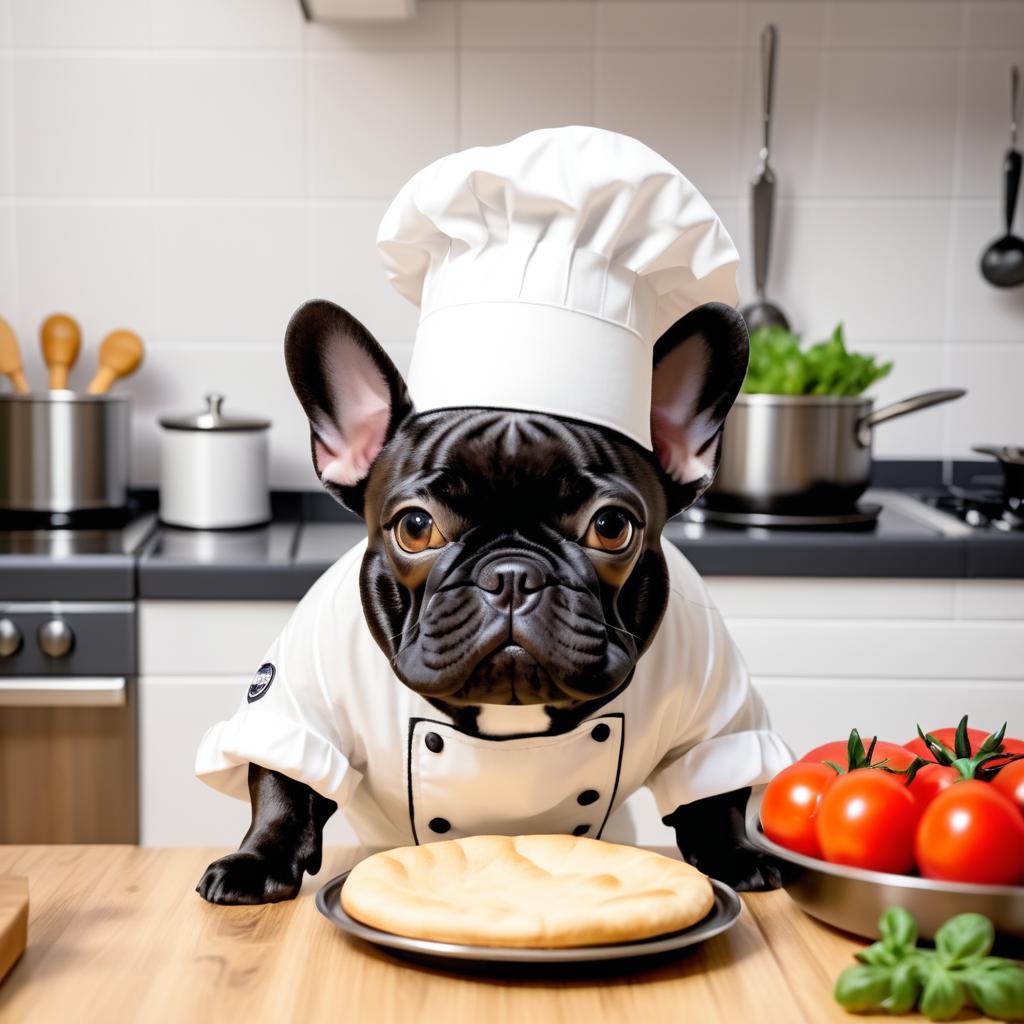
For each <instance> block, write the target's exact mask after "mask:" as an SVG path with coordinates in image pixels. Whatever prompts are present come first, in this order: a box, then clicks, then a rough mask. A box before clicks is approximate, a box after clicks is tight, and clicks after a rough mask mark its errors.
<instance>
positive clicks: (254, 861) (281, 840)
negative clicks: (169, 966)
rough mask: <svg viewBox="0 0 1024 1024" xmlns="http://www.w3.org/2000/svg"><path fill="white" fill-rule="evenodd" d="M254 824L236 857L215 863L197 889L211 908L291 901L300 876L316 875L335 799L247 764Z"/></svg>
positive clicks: (208, 869)
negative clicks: (212, 904) (306, 873)
mask: <svg viewBox="0 0 1024 1024" xmlns="http://www.w3.org/2000/svg"><path fill="white" fill-rule="evenodd" d="M249 800H250V802H251V804H252V824H251V825H250V826H249V831H248V832H246V833H245V838H244V839H243V840H242V845H241V846H239V848H238V852H237V853H229V854H228V855H227V856H226V857H221V858H220V860H215V861H214V862H213V863H212V864H211V865H210V866H209V867H208V868H207V869H206V871H205V873H204V874H203V877H202V878H201V879H200V880H199V884H198V885H197V886H196V892H198V893H199V895H200V896H202V897H203V899H204V900H209V901H210V902H211V903H229V904H238V903H277V902H278V901H279V900H290V899H293V898H294V897H295V896H296V894H297V893H298V891H299V886H300V885H301V884H302V874H303V872H304V871H308V872H309V873H310V874H311V875H315V874H316V873H317V872H318V871H319V870H320V860H321V857H322V854H323V831H324V824H325V823H326V821H327V819H328V818H329V817H330V816H331V815H332V814H333V813H334V812H335V811H336V810H337V809H338V805H337V804H336V803H335V802H334V801H333V800H328V799H326V798H325V797H322V796H320V794H319V793H314V792H313V790H312V789H310V788H309V786H307V785H306V784H305V783H302V782H295V781H294V780H292V779H289V778H288V777H287V776H285V775H282V774H281V773H280V772H274V771H270V770H269V769H267V768H261V767H260V766H259V765H258V764H250V765H249Z"/></svg>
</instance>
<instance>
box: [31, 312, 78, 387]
mask: <svg viewBox="0 0 1024 1024" xmlns="http://www.w3.org/2000/svg"><path fill="white" fill-rule="evenodd" d="M39 346H40V348H41V349H42V350H43V362H45V363H46V365H47V366H48V367H49V369H50V390H51V391H63V390H65V389H66V388H67V386H68V371H69V370H70V369H71V367H72V366H74V365H75V361H76V360H77V359H78V352H79V349H80V348H81V346H82V331H81V328H79V326H78V324H77V323H76V322H75V321H74V320H73V319H72V318H71V317H69V316H65V314H63V313H54V314H53V316H48V317H47V318H46V319H45V320H44V321H43V326H42V327H40V328H39Z"/></svg>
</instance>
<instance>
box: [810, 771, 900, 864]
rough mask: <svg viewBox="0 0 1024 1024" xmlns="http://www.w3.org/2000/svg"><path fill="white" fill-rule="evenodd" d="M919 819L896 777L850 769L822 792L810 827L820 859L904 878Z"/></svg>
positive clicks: (877, 772)
mask: <svg viewBox="0 0 1024 1024" xmlns="http://www.w3.org/2000/svg"><path fill="white" fill-rule="evenodd" d="M919 817H920V814H919V810H918V807H917V803H916V801H915V800H914V797H913V795H912V794H911V793H910V791H909V790H908V789H907V787H906V786H905V785H904V783H903V780H902V779H901V778H900V777H899V776H897V775H891V774H889V773H888V772H884V771H877V770H876V771H871V770H864V771H853V772H850V773H849V774H848V775H843V776H841V777H840V778H838V779H836V780H835V781H834V782H833V783H832V785H831V786H829V787H828V789H827V790H826V791H825V794H824V795H823V796H822V799H821V806H820V807H819V808H818V814H817V817H816V819H815V827H816V832H817V836H818V842H819V844H820V845H821V851H822V854H823V855H824V857H825V859H826V860H828V861H832V862H833V863H835V864H847V865H849V866H851V867H857V868H867V869H869V870H872V871H888V872H892V873H894V874H905V873H907V872H909V871H910V870H911V869H912V868H913V866H914V831H915V829H916V827H917V822H918V819H919Z"/></svg>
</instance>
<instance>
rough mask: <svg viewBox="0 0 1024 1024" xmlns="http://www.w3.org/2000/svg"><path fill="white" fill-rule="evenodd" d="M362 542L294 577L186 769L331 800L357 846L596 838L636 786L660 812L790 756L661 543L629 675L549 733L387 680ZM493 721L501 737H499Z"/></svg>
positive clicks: (229, 789)
mask: <svg viewBox="0 0 1024 1024" xmlns="http://www.w3.org/2000/svg"><path fill="white" fill-rule="evenodd" d="M365 547H366V543H365V541H364V542H363V543H361V544H359V545H357V546H356V547H355V548H353V549H352V550H351V551H349V552H348V553H347V554H346V555H344V556H343V557H342V558H341V559H339V560H338V561H337V562H336V563H335V564H334V565H333V566H332V567H331V568H330V569H328V570H327V572H326V573H324V575H323V576H321V577H320V579H319V580H318V581H317V582H316V583H315V584H314V585H313V586H312V588H310V590H309V592H308V593H307V594H306V596H305V597H304V598H303V599H302V601H301V602H300V603H299V605H298V607H297V608H296V609H295V612H294V613H293V615H292V617H291V620H290V621H289V622H288V624H287V625H286V626H285V628H284V630H283V631H282V633H281V635H280V636H279V637H278V638H277V640H276V641H275V642H274V643H273V645H272V646H271V648H270V650H269V652H268V653H267V655H266V658H265V659H264V664H263V666H261V668H260V670H259V672H258V673H257V675H256V677H255V679H254V680H253V683H252V685H251V686H250V687H249V689H248V691H247V693H246V694H245V695H244V696H243V698H242V701H241V704H240V706H239V708H238V710H237V712H236V713H235V714H234V716H233V717H232V718H230V719H228V720H227V721H224V722H219V723H218V724H217V725H214V726H213V727H212V728H211V729H209V730H208V732H207V733H206V735H205V736H204V737H203V739H202V741H201V743H200V746H199V751H198V754H197V758H196V773H197V774H198V775H199V777H200V778H202V779H203V781H204V782H207V783H208V784H209V785H211V786H213V787H214V788H216V789H219V790H222V791H223V792H225V793H228V794H230V795H232V796H235V797H238V798H239V799H248V789H247V777H248V765H249V763H250V762H253V763H255V764H259V765H262V766H263V767H265V768H270V769H274V770H275V771H279V772H281V773H282V774H284V775H287V776H288V777H289V778H292V779H296V780H298V781H300V782H304V783H306V784H307V785H308V786H310V787H311V788H312V789H314V790H315V791H316V792H318V793H320V794H321V795H322V796H324V797H327V798H329V799H331V800H334V801H336V802H337V804H338V806H339V808H341V809H342V811H343V812H344V814H345V816H346V818H347V819H348V821H349V822H350V824H351V825H352V827H353V828H354V830H355V832H356V834H357V835H358V837H359V839H360V841H361V842H362V843H363V844H365V845H367V846H381V847H390V846H399V845H408V844H410V843H424V842H430V841H433V840H439V839H453V838H457V837H461V836H466V835H479V834H504V835H525V834H534V833H569V834H577V835H587V836H590V837H591V838H596V837H599V836H600V834H601V830H602V829H603V827H604V824H605V822H606V821H607V819H608V816H609V815H610V814H611V813H612V811H614V810H615V809H616V808H617V807H618V806H619V805H620V804H621V803H622V802H623V801H624V800H626V798H627V797H628V796H630V795H631V794H632V793H633V792H635V791H636V790H637V789H639V788H640V787H642V786H644V785H646V786H649V787H650V789H651V790H652V792H653V794H654V796H655V799H656V801H657V804H658V807H659V810H660V811H661V813H662V814H663V815H664V814H669V813H671V812H672V811H674V810H675V809H676V808H677V807H678V806H679V805H680V804H686V803H691V802H692V801H694V800H699V799H702V798H703V797H709V796H714V795H717V794H719V793H725V792H729V791H730V790H734V789H738V788H740V787H743V786H754V785H758V784H761V783H764V782H767V781H768V780H769V779H770V778H771V777H772V776H773V775H774V774H775V773H776V772H778V771H780V770H781V769H782V768H784V767H785V766H786V765H788V764H789V763H790V762H791V761H792V755H791V754H790V752H789V750H788V748H787V747H786V745H785V744H784V743H783V742H782V740H781V739H780V738H779V737H778V736H777V735H776V734H775V733H773V732H772V731H771V727H770V724H769V720H768V715H767V712H766V710H765V707H764V704H763V703H762V701H761V698H760V696H759V695H758V694H757V692H756V691H755V690H754V689H753V688H752V687H751V685H750V680H749V677H748V675H747V670H746V667H745V665H744V664H743V660H742V658H741V657H740V655H739V653H738V651H737V650H736V648H735V646H734V645H733V643H732V639H731V638H730V636H729V634H728V632H727V631H726V628H725V625H724V623H723V622H722V618H721V616H720V614H719V613H718V610H717V609H716V608H715V607H714V605H713V604H712V602H711V599H710V597H709V596H708V593H707V589H706V588H705V586H704V583H703V581H702V580H701V579H700V577H699V576H698V575H697V572H696V570H695V569H694V568H693V566H691V565H690V563H689V562H688V561H687V560H686V558H684V557H683V555H682V554H681V553H680V552H679V550H678V549H677V548H676V547H675V546H674V545H673V544H671V543H668V542H664V541H663V543H662V549H663V551H664V555H665V558H666V560H667V562H668V568H669V579H670V596H669V600H668V605H667V608H666V612H665V616H664V619H663V620H662V623H661V626H660V628H659V630H658V632H657V634H656V635H655V638H654V641H653V642H652V644H651V646H650V648H649V649H648V651H647V652H646V653H645V654H644V655H643V657H642V658H641V659H640V660H639V662H638V663H637V666H636V671H635V673H634V676H633V679H632V681H631V682H630V684H629V686H627V687H626V689H625V690H624V691H623V692H622V693H620V694H619V695H618V696H617V697H616V698H615V699H614V700H612V701H610V702H609V703H607V704H605V705H604V706H603V707H601V708H600V709H599V710H598V711H596V712H595V713H594V714H593V715H591V716H590V717H589V718H587V719H586V720H585V721H583V722H582V723H581V724H580V725H578V726H577V727H576V728H575V729H573V730H572V731H570V732H567V733H563V734H561V735H553V736H549V735H546V734H543V733H540V734H538V733H536V732H534V733H532V734H529V733H527V734H525V735H523V734H522V733H523V732H524V730H519V734H516V720H517V716H518V718H519V720H520V721H523V722H525V721H532V722H536V709H531V708H523V707H502V708H488V709H487V714H488V718H487V721H488V722H492V721H494V715H492V712H494V713H496V714H500V715H501V716H502V717H503V718H504V721H503V723H502V727H501V731H502V732H503V733H505V735H501V736H493V737H490V736H488V737H480V736H471V735H468V734H466V733H464V732H461V731H460V730H458V729H456V728H455V726H454V724H453V723H452V722H451V720H450V719H448V718H447V717H446V716H445V715H443V714H442V713H441V712H439V711H438V710H437V709H436V708H434V706H433V705H431V704H430V703H428V702H427V701H426V700H424V699H423V698H422V697H420V696H419V695H417V694H416V693H414V692H413V691H412V690H410V689H409V688H408V687H407V686H405V685H404V684H403V683H402V682H401V681H400V680H399V679H398V677H397V676H396V675H395V674H394V672H393V671H392V670H391V667H390V664H389V661H388V658H387V656H386V655H384V654H383V653H382V651H381V650H380V648H379V647H378V646H377V645H376V643H375V642H374V640H373V638H372V637H371V635H370V631H369V629H368V628H367V625H366V622H365V619H364V617H363V609H362V604H361V602H360V596H359V569H360V563H361V561H362V558H363V553H364V551H365ZM508 733H511V735H509V734H508Z"/></svg>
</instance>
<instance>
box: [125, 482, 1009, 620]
mask: <svg viewBox="0 0 1024 1024" xmlns="http://www.w3.org/2000/svg"><path fill="white" fill-rule="evenodd" d="M865 498H866V500H870V501H876V502H879V503H880V504H881V505H882V513H881V515H880V517H879V520H878V523H877V525H876V526H875V527H874V528H873V529H869V530H863V529H861V530H809V531H808V530H774V529H773V530H767V529H736V528H732V527H726V526H715V525H710V524H698V523H693V522H685V521H683V520H681V519H677V520H673V521H672V522H671V523H669V525H668V526H667V527H666V529H665V536H666V538H667V539H668V540H670V541H671V542H672V543H674V544H676V545H677V546H678V547H679V548H680V549H681V550H682V551H683V553H684V554H685V555H686V556H687V558H689V559H690V561H691V562H692V563H693V564H694V566H695V567H696V568H697V570H698V571H699V572H701V573H702V574H704V575H707V576H829V577H878V578H881V577H907V578H965V577H990V578H1004V579H1005V578H1017V579H1024V534H1021V533H1018V534H1003V533H995V532H981V531H972V530H970V529H969V528H968V527H965V526H962V525H961V524H959V523H958V522H957V521H956V520H953V519H952V518H951V517H948V516H938V517H937V514H936V513H934V512H932V511H931V510H929V509H927V508H925V507H924V506H921V505H919V504H918V503H917V502H914V501H912V500H911V499H909V498H907V497H906V495H903V494H900V493H898V492H891V491H878V492H868V494H867V495H866V496H865ZM944 530H946V531H948V532H944ZM364 536H365V528H364V527H363V525H362V523H361V522H359V521H358V520H355V519H349V520H344V519H334V520H333V521H319V520H316V519H314V520H313V521H308V520H307V521H286V522H277V521H275V522H274V523H273V524H271V525H270V526H267V527H262V528H260V529H256V530H243V531H232V532H228V533H203V532H196V531H189V530H173V529H169V528H167V527H162V528H160V529H159V530H158V531H157V532H156V533H155V534H154V536H153V537H152V538H151V539H150V541H149V542H148V543H147V545H146V546H145V548H144V549H143V551H142V554H141V556H140V558H139V565H138V594H139V596H140V597H142V598H164V599H191V598H224V599H250V598H264V599H282V600H290V599H297V598H299V597H301V596H302V595H303V594H304V593H305V592H306V590H307V589H308V588H309V586H310V585H311V584H312V583H313V581H314V580H315V579H316V578H317V577H318V576H319V575H320V574H321V573H323V572H324V571H325V570H326V569H327V568H328V567H329V566H330V565H331V564H332V563H333V562H335V561H336V560H337V559H338V558H339V557H340V556H341V555H343V554H344V553H345V552H346V551H347V550H348V549H349V548H350V547H352V545H353V544H356V543H358V542H359V541H360V540H361V539H362V538H363V537H364Z"/></svg>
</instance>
